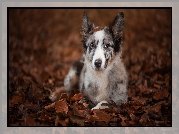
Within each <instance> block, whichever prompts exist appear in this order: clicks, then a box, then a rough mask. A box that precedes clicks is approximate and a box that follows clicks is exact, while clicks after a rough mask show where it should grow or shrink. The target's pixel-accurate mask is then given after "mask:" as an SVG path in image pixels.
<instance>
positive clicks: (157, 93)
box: [153, 90, 163, 100]
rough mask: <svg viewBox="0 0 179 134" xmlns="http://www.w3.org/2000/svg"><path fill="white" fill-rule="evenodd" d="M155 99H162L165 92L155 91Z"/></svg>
mask: <svg viewBox="0 0 179 134" xmlns="http://www.w3.org/2000/svg"><path fill="white" fill-rule="evenodd" d="M153 99H154V100H160V99H163V92H162V91H161V90H160V91H158V92H155V93H154V96H153Z"/></svg>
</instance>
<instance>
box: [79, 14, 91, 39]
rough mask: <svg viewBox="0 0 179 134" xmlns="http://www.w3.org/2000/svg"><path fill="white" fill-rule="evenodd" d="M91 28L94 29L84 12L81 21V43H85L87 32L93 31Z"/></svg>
mask: <svg viewBox="0 0 179 134" xmlns="http://www.w3.org/2000/svg"><path fill="white" fill-rule="evenodd" d="M93 28H94V24H93V23H91V22H90V20H89V18H88V14H87V13H86V12H84V14H83V21H82V32H81V34H82V37H83V41H86V39H87V36H88V34H89V32H90V31H91V30H93Z"/></svg>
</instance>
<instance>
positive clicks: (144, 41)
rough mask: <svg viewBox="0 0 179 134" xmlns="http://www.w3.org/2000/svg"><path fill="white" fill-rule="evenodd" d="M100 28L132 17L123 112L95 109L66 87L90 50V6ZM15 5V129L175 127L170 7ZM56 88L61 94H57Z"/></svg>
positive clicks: (11, 89)
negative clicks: (53, 97)
mask: <svg viewBox="0 0 179 134" xmlns="http://www.w3.org/2000/svg"><path fill="white" fill-rule="evenodd" d="M84 10H85V11H87V13H88V15H89V18H90V19H91V21H92V22H94V23H95V24H96V25H100V26H105V25H108V24H109V23H110V22H111V21H112V20H113V19H114V17H115V16H116V14H117V13H118V12H120V11H123V12H124V15H125V32H124V43H123V45H122V50H123V55H122V57H123V61H124V63H125V66H126V68H127V71H128V74H129V85H128V94H129V98H128V102H127V103H126V104H122V105H121V108H120V109H117V108H116V107H115V104H113V105H111V106H110V107H109V108H108V109H105V110H93V111H92V110H90V109H89V108H88V104H87V103H80V102H79V100H80V99H82V98H83V95H82V94H81V93H78V92H77V91H74V92H73V93H71V94H66V93H63V94H61V95H60V98H59V99H58V100H57V101H56V102H51V101H50V100H49V98H48V97H49V95H50V94H51V92H53V93H58V91H59V90H61V88H63V87H62V86H63V79H64V77H65V75H66V74H67V73H68V70H69V68H70V66H71V65H72V63H73V62H74V61H75V60H76V59H78V58H79V57H80V56H81V55H82V51H83V49H82V44H81V35H80V29H81V21H82V15H83V11H84ZM84 10H83V9H80V10H77V9H72V10H70V9H68V10H67V9H21V10H19V9H10V10H9V16H8V17H9V18H8V19H9V25H8V27H9V34H8V48H9V51H8V58H9V59H8V68H9V74H8V75H9V78H8V125H9V126H171V125H172V122H171V117H172V111H171V107H172V102H171V93H172V87H171V46H172V44H171V10H170V9H165V10H164V9H115V10H113V9H108V10H103V9H97V10H95V9H88V10H87V9H84ZM54 91H56V92H54Z"/></svg>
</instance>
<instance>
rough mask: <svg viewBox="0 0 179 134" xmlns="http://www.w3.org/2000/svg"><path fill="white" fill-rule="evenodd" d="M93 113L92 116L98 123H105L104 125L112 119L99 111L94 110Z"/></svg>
mask: <svg viewBox="0 0 179 134" xmlns="http://www.w3.org/2000/svg"><path fill="white" fill-rule="evenodd" d="M93 113H94V115H93V116H94V117H96V118H97V119H98V121H105V122H106V123H108V122H109V121H110V119H111V118H112V117H111V115H110V114H107V113H105V112H104V111H102V110H100V109H94V110H93Z"/></svg>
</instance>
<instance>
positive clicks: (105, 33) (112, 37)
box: [82, 12, 124, 71]
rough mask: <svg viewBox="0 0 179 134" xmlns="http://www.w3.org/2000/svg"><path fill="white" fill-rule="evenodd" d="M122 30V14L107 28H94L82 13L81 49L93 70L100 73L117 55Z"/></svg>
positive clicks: (85, 14)
mask: <svg viewBox="0 0 179 134" xmlns="http://www.w3.org/2000/svg"><path fill="white" fill-rule="evenodd" d="M123 29H124V14H123V12H121V13H118V14H117V16H116V17H115V19H114V20H113V22H112V23H111V24H110V25H109V27H104V28H101V27H95V25H94V24H93V23H91V22H90V20H89V18H88V15H87V13H86V12H84V16H83V21H82V37H83V40H82V42H83V47H84V54H85V57H86V59H87V60H88V61H89V62H90V63H91V67H92V68H93V69H94V70H97V71H100V70H104V69H106V68H107V66H108V65H109V64H110V63H112V61H113V59H114V57H115V55H117V54H119V52H120V47H121V44H122V38H123Z"/></svg>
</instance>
